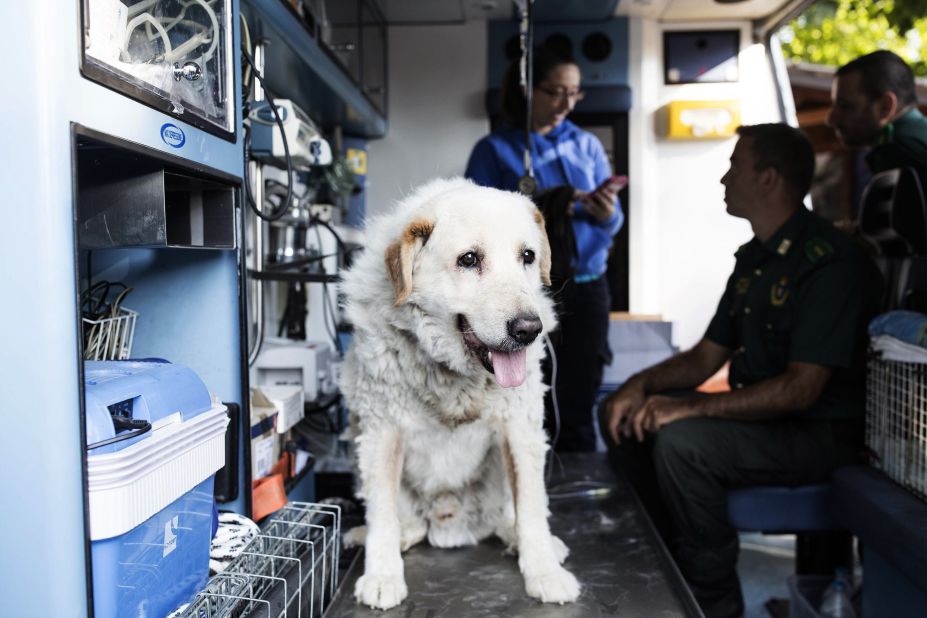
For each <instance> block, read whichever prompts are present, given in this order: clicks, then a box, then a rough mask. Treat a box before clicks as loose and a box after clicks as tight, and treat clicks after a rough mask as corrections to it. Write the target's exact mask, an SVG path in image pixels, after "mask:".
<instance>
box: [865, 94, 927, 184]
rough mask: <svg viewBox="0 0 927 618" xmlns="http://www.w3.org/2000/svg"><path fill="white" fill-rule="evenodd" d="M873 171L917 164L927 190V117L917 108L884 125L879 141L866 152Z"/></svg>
mask: <svg viewBox="0 0 927 618" xmlns="http://www.w3.org/2000/svg"><path fill="white" fill-rule="evenodd" d="M866 163H867V164H868V165H869V169H871V170H872V172H873V173H874V174H875V173H878V172H884V171H885V170H891V169H895V168H898V167H913V168H914V169H915V170H916V171H917V175H918V176H919V177H920V179H921V186H922V187H924V188H925V190H927V118H924V115H923V114H921V112H920V111H919V110H918V109H917V108H914V109H912V110H911V111H909V112H908V113H906V114H904V115H903V116H901V117H900V118H896V119H895V120H894V122H891V123H889V124H888V125H886V126H885V128H884V129H882V133H881V135H880V136H879V142H878V143H877V144H876V145H875V146H873V148H872V150H870V151H869V154H867V155H866Z"/></svg>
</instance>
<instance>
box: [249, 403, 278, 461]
mask: <svg viewBox="0 0 927 618" xmlns="http://www.w3.org/2000/svg"><path fill="white" fill-rule="evenodd" d="M277 414H278V413H277V408H276V406H274V403H273V402H272V401H271V400H270V399H269V398H268V397H267V395H265V394H264V392H263V391H261V389H259V388H252V389H251V422H250V426H251V478H252V479H259V478H262V477H265V476H267V475H268V474H270V471H271V468H272V467H273V465H274V464H275V463H277V460H278V459H280V450H281V449H280V440H281V438H280V435H279V434H278V433H277V430H276V425H277Z"/></svg>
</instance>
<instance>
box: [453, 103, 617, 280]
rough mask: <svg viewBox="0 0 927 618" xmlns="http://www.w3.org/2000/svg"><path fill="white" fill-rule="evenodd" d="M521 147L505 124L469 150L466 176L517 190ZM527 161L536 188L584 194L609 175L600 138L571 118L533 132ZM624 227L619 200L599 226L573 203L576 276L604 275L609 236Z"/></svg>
mask: <svg viewBox="0 0 927 618" xmlns="http://www.w3.org/2000/svg"><path fill="white" fill-rule="evenodd" d="M524 148H525V132H524V130H522V129H516V128H514V127H511V126H503V127H501V128H499V129H498V130H497V131H495V132H494V133H492V134H490V135H487V136H486V137H484V138H483V139H481V140H480V141H479V142H477V144H476V146H474V147H473V152H472V153H470V160H469V161H468V162H467V171H466V172H465V173H464V175H465V176H466V177H467V178H469V179H471V180H473V181H474V182H475V183H477V184H479V185H483V186H486V187H495V188H497V189H505V190H507V191H517V190H518V179H519V178H521V177H522V176H524V174H525V165H524ZM531 160H532V164H533V166H534V177H535V180H537V183H538V189H539V190H544V189H550V188H552V187H556V186H560V185H571V186H573V187H575V188H576V189H579V190H580V191H587V192H588V191H592V190H593V189H595V188H596V187H598V186H599V185H600V184H601V183H602V182H604V181H605V179H606V178H608V177H609V176H611V174H612V170H611V166H610V165H609V163H608V157H607V156H606V155H605V149H604V148H603V147H602V144H601V142H599V140H598V138H597V137H595V136H594V135H593V134H591V133H589V132H588V131H584V130H582V129H580V128H579V127H577V126H576V125H575V124H573V123H572V122H570V121H569V120H564V121H563V122H561V123H560V124H559V125H557V126H556V127H554V129H553V130H552V131H551V132H550V133H548V134H546V135H541V134H539V133H534V132H532V134H531ZM623 223H624V212H622V210H621V202H620V200H619V201H618V203H616V204H615V213H614V214H613V215H612V216H611V217H609V218H608V219H607V220H605V221H601V222H600V221H598V220H596V219H595V217H593V216H592V215H590V214H589V213H587V212H586V211H585V210H584V209H583V204H582V203H581V202H576V203H575V205H574V211H573V218H572V224H573V232H574V234H575V235H576V249H577V254H578V258H577V262H576V264H574V267H575V272H576V274H575V276H576V278H578V279H583V278H588V277H597V276H600V275H602V274H603V273H604V272H605V269H606V267H607V265H608V249H609V247H611V244H612V237H613V236H614V235H615V233H616V232H617V231H618V230H620V229H621V226H622V224H623Z"/></svg>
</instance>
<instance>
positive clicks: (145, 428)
mask: <svg viewBox="0 0 927 618" xmlns="http://www.w3.org/2000/svg"><path fill="white" fill-rule="evenodd" d="M144 423H145V424H144V425H143V426H141V427H139V428H138V429H133V430H132V431H130V432H128V433H124V434H122V435H118V436H113V437H112V438H107V439H106V440H100V441H99V442H94V443H93V444H88V445H87V450H88V451H91V450H93V449H95V448H100V447H101V446H108V445H110V444H115V443H117V442H122V441H123V440H130V439H132V438H137V437H138V436H140V435H142V434H145V433H148V432H149V431H151V423H149V422H148V421H144Z"/></svg>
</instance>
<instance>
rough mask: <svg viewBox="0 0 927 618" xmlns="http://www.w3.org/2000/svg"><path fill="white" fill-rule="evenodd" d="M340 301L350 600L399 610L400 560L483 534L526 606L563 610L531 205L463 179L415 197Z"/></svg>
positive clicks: (546, 322) (539, 241) (377, 236)
mask: <svg viewBox="0 0 927 618" xmlns="http://www.w3.org/2000/svg"><path fill="white" fill-rule="evenodd" d="M367 235H368V236H367V240H368V246H367V248H366V250H365V251H364V252H363V254H362V255H361V256H359V258H358V259H357V262H356V264H355V265H354V267H353V268H352V269H351V270H350V272H348V273H347V275H346V276H345V280H344V285H343V290H344V292H345V293H346V296H347V315H348V317H349V318H350V320H351V322H353V324H354V341H353V345H352V347H351V349H350V351H349V353H348V356H347V359H346V360H345V363H344V368H343V370H342V376H341V389H342V392H343V394H344V396H345V400H346V402H347V405H348V408H349V409H350V410H351V415H352V426H353V429H354V431H355V432H356V438H355V444H356V454H357V464H358V471H359V480H360V488H359V496H360V497H361V498H363V499H364V500H365V501H366V507H367V526H366V529H365V530H364V529H355V530H354V531H351V532H349V533H348V534H347V535H346V542H348V543H350V542H358V543H359V542H361V539H363V538H365V541H364V542H365V543H366V555H365V564H364V575H363V576H362V577H361V578H360V579H359V580H358V582H357V586H356V588H355V591H354V594H355V596H356V597H357V599H358V600H359V601H360V602H362V603H365V604H367V605H369V606H371V607H376V608H381V609H386V608H389V607H393V606H395V605H398V604H399V603H400V602H402V600H403V599H404V598H405V597H406V595H407V593H408V590H407V588H406V583H405V577H404V574H403V564H402V557H401V552H402V551H405V550H406V549H408V548H410V547H412V546H413V545H415V544H416V543H418V542H419V541H421V540H423V539H424V538H425V537H426V536H427V537H428V541H429V542H430V543H431V544H432V545H434V546H437V547H459V546H462V545H472V544H476V543H477V542H479V541H480V540H481V539H484V538H486V537H488V536H490V535H492V534H495V535H497V536H498V537H499V538H501V539H502V540H503V541H504V542H505V543H507V544H508V546H509V547H510V548H512V549H517V551H518V566H519V568H520V569H521V572H522V574H523V575H524V578H525V588H526V591H527V593H528V594H529V595H530V596H532V597H536V598H538V599H540V600H542V601H546V602H555V603H564V602H567V601H574V600H575V599H576V598H577V596H578V595H579V591H580V586H579V583H578V582H577V581H576V578H575V577H573V575H572V574H571V573H570V572H568V571H567V570H566V569H564V568H563V567H562V566H561V562H563V560H564V559H565V558H566V555H567V553H568V550H567V548H566V546H565V545H564V544H563V543H562V542H561V541H560V539H558V538H556V537H554V536H553V535H551V533H550V528H549V526H548V523H547V517H548V514H549V513H548V510H547V494H546V492H545V488H544V478H543V468H544V455H545V452H546V450H547V436H546V434H545V432H544V429H543V426H542V423H543V398H544V391H545V390H546V387H545V386H544V385H543V383H542V381H541V369H540V361H541V358H542V356H543V346H542V343H541V338H540V337H539V335H541V333H542V331H543V330H545V329H548V330H549V329H551V328H552V327H553V326H554V325H555V317H554V312H553V307H552V304H551V301H550V300H549V299H548V297H547V296H546V294H545V292H544V289H543V287H542V282H545V283H546V282H547V277H548V272H549V269H550V248H549V245H548V243H547V236H546V235H545V233H544V222H543V218H542V217H541V215H540V213H539V212H538V210H537V209H536V208H535V206H534V204H532V203H531V201H530V200H528V199H527V198H525V197H523V196H520V195H518V194H515V193H509V192H505V191H499V190H496V189H488V188H484V187H478V186H476V185H474V184H472V183H470V182H468V181H466V180H463V179H453V180H440V181H435V182H432V183H430V184H427V185H425V186H424V187H422V188H420V189H419V190H418V191H416V192H415V193H414V194H412V195H411V196H409V197H408V198H406V199H405V200H403V201H401V202H400V203H399V204H398V205H397V207H396V208H395V209H394V210H393V211H392V212H391V213H389V214H388V215H386V216H384V217H382V218H381V219H379V220H376V221H374V222H372V223H371V224H370V225H369V227H368V229H367Z"/></svg>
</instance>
